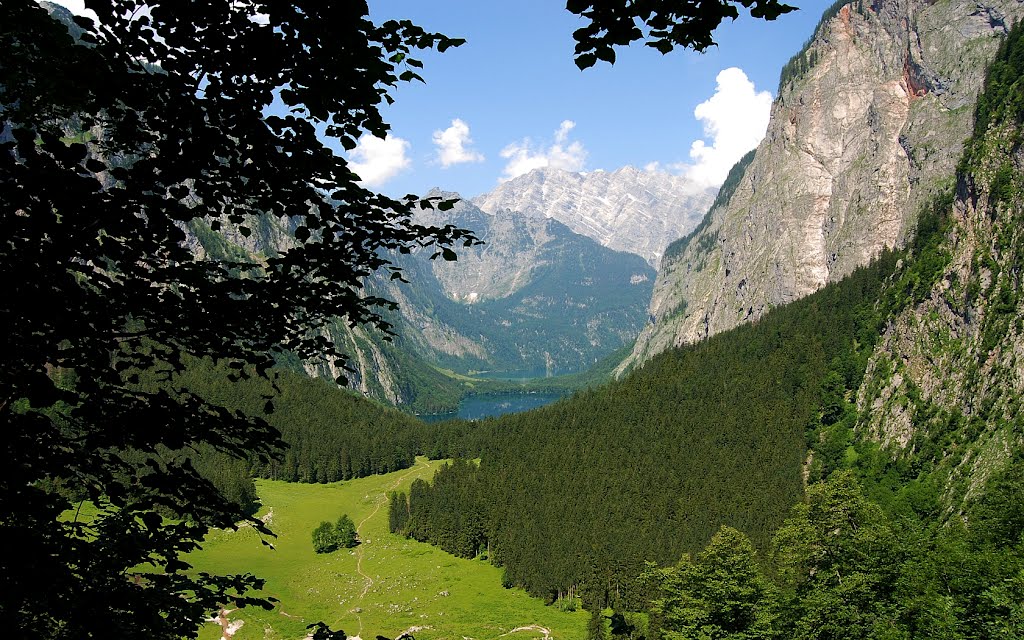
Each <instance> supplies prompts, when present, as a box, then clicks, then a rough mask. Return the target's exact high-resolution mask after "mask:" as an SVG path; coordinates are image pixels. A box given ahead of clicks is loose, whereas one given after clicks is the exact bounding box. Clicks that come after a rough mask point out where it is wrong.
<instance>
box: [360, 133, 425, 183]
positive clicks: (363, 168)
mask: <svg viewBox="0 0 1024 640" xmlns="http://www.w3.org/2000/svg"><path fill="white" fill-rule="evenodd" d="M408 150H409V142H408V141H407V140H403V139H402V138H397V137H395V136H388V137H386V138H377V137H374V136H371V135H368V134H367V135H364V136H363V137H361V138H359V143H358V144H357V145H356V148H355V149H353V150H352V151H351V152H350V153H349V162H348V166H349V168H350V169H352V171H355V172H356V173H357V174H358V175H359V177H360V178H361V180H360V182H362V183H363V185H365V186H367V187H378V186H380V185H382V184H384V183H385V182H387V181H388V180H390V179H391V178H394V177H395V176H396V175H398V174H399V173H400V172H401V171H403V170H404V169H407V168H409V165H410V161H409V158H408V156H407V155H406V152H407V151H408Z"/></svg>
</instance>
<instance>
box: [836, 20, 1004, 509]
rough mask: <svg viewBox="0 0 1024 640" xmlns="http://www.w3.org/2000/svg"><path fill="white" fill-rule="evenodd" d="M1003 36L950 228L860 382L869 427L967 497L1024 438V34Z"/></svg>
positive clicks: (909, 281)
mask: <svg viewBox="0 0 1024 640" xmlns="http://www.w3.org/2000/svg"><path fill="white" fill-rule="evenodd" d="M1014 36H1015V37H1014V38H1013V39H1012V40H1011V41H1009V42H1008V43H1007V44H1006V45H1004V47H1003V49H1004V51H1002V52H1001V54H1005V55H1001V56H1000V60H999V62H997V64H996V66H995V67H994V68H993V72H992V74H991V75H990V81H989V86H988V88H987V89H986V91H985V94H984V96H983V98H982V100H981V101H979V108H978V110H977V113H978V123H977V125H976V129H977V131H976V135H975V137H974V138H973V139H972V140H971V141H970V142H969V144H968V147H967V152H966V153H965V155H964V160H963V161H962V162H961V165H960V166H961V170H962V172H961V175H960V176H959V177H960V179H959V181H958V182H957V185H956V198H955V201H954V203H953V205H952V206H950V207H948V209H947V210H946V212H945V216H946V217H945V220H944V221H943V225H944V228H943V230H942V237H943V240H942V242H941V244H939V245H938V247H937V248H936V249H935V250H934V251H933V252H932V254H933V257H932V259H931V261H930V264H928V265H927V268H924V269H917V272H918V273H919V274H920V275H919V277H913V278H907V277H904V278H903V279H902V281H900V282H898V283H897V284H898V285H902V291H901V293H902V292H908V291H909V292H913V293H914V294H916V295H913V297H912V299H911V300H910V302H911V304H908V305H906V307H905V308H904V309H903V310H902V311H901V312H900V313H899V314H898V315H896V316H895V317H894V318H892V319H891V321H890V322H889V323H888V326H887V328H886V330H885V333H884V334H883V336H882V339H881V340H880V341H879V343H878V345H877V346H876V348H875V351H874V354H873V355H872V358H871V360H870V362H869V364H868V367H867V372H866V375H865V378H864V382H863V384H862V385H861V386H860V389H859V390H858V392H857V394H856V404H857V408H858V410H859V414H860V416H861V418H860V424H859V429H860V430H861V431H862V432H863V433H864V434H865V435H867V436H868V437H871V438H873V439H875V440H877V441H878V442H880V443H881V444H882V446H883V447H885V448H886V449H888V450H889V451H891V452H894V454H895V455H896V456H897V457H899V458H903V459H906V460H909V461H912V463H913V464H914V465H915V466H916V468H919V469H921V470H922V471H924V472H930V471H932V470H933V469H934V470H936V471H938V472H939V473H941V474H942V477H943V478H948V480H947V481H945V482H943V484H942V490H943V494H944V495H943V497H944V500H943V504H945V505H947V506H949V507H951V508H952V507H955V506H957V505H961V504H963V503H965V502H969V501H970V500H971V499H972V497H975V494H976V492H977V491H978V490H979V488H980V487H981V486H982V485H983V484H984V481H985V480H986V478H988V477H989V476H990V475H991V474H992V473H994V472H997V471H999V470H1000V469H1002V468H1005V467H1007V466H1008V465H1009V464H1011V461H1012V460H1013V457H1014V455H1020V451H1021V449H1022V444H1024V443H1022V437H1021V434H1022V428H1024V417H1022V416H1024V414H1022V412H1021V408H1022V407H1021V402H1022V397H1024V366H1022V364H1024V296H1022V295H1021V285H1022V282H1021V278H1022V275H1021V265H1022V264H1024V231H1022V224H1024V150H1022V145H1024V84H1022V82H1021V80H1020V79H1021V77H1022V74H1024V39H1022V38H1021V31H1020V30H1019V29H1018V30H1016V31H1015V34H1014Z"/></svg>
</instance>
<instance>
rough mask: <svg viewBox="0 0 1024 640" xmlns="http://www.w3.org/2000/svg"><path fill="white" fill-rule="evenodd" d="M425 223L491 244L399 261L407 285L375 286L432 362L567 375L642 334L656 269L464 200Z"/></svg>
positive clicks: (562, 230)
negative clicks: (452, 256) (445, 256)
mask: <svg viewBox="0 0 1024 640" xmlns="http://www.w3.org/2000/svg"><path fill="white" fill-rule="evenodd" d="M444 195H446V196H449V197H450V196H454V195H455V194H444ZM421 217H422V222H424V223H429V224H436V225H443V224H454V225H456V226H459V227H463V228H467V229H471V230H473V231H474V232H475V233H476V235H477V237H479V238H480V239H481V240H483V241H484V244H483V245H480V246H476V247H472V248H461V249H459V251H458V253H459V259H458V260H457V261H454V262H448V261H445V260H441V259H436V260H430V259H429V252H428V251H426V250H424V251H422V252H420V253H418V254H417V253H414V254H412V255H410V256H394V261H395V262H396V264H399V265H400V266H402V267H403V269H404V270H405V273H406V278H407V279H408V280H409V281H410V284H408V285H406V284H400V283H398V282H396V281H388V282H386V283H384V282H379V281H378V282H376V283H375V284H373V285H371V287H370V289H371V291H374V292H375V293H376V292H377V291H379V295H382V296H384V297H387V298H389V299H392V300H395V301H396V302H398V304H399V314H400V317H401V324H400V325H399V329H400V332H401V333H402V334H403V335H405V336H406V338H407V340H408V341H409V342H411V343H412V344H414V345H415V346H416V351H417V353H419V354H420V355H422V356H423V357H425V358H427V359H428V360H430V361H432V362H436V363H439V364H441V365H442V366H444V367H446V368H450V369H453V370H455V371H457V372H460V373H468V372H472V371H487V372H490V373H495V374H501V373H502V372H523V371H528V370H533V371H535V372H537V373H538V374H539V375H545V374H546V375H552V374H556V373H569V372H574V371H579V370H581V369H584V368H586V367H587V366H589V365H591V364H593V363H594V362H595V361H596V360H597V359H599V358H600V357H602V356H604V355H607V354H608V353H610V352H612V351H614V350H616V349H619V348H621V347H622V346H623V345H626V344H629V343H630V342H631V341H632V340H633V339H634V338H635V336H636V334H637V333H638V332H639V330H640V328H641V327H642V325H643V322H644V318H645V306H646V302H647V300H648V299H649V295H650V291H651V286H652V284H653V277H654V270H653V269H651V268H650V267H649V266H648V265H647V264H645V263H644V261H643V260H642V259H641V258H639V257H638V256H635V255H632V254H629V253H625V252H617V251H613V250H611V249H608V248H606V247H602V246H600V245H599V244H597V243H596V242H594V241H593V240H591V239H590V238H587V237H584V236H581V235H579V234H576V233H573V232H572V231H570V230H569V229H568V228H567V227H566V226H565V225H563V224H561V223H560V222H558V221H557V220H554V219H550V218H545V217H542V216H536V215H532V216H531V215H529V214H519V213H512V212H507V211H505V212H501V213H499V214H497V215H490V214H487V213H484V212H483V211H481V210H480V209H478V208H477V207H475V206H473V205H471V204H470V203H468V202H465V201H460V202H459V203H458V204H457V205H456V206H455V208H454V209H453V210H451V211H448V212H441V211H427V212H423V214H422V216H421Z"/></svg>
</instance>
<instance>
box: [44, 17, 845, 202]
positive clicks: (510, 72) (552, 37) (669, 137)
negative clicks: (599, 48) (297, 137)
mask: <svg viewBox="0 0 1024 640" xmlns="http://www.w3.org/2000/svg"><path fill="white" fill-rule="evenodd" d="M61 4H65V5H66V6H68V7H69V8H71V9H72V11H76V12H80V11H81V5H82V0H61ZM790 4H795V5H797V6H799V7H800V10H799V11H795V12H792V13H789V14H786V15H783V16H781V17H780V18H779V19H778V20H776V21H774V22H766V21H763V20H756V19H753V18H751V17H750V16H749V15H746V14H744V13H743V10H742V9H741V16H740V18H739V19H738V20H736V21H735V22H726V23H725V24H724V25H723V26H722V27H721V28H719V30H718V31H717V32H716V34H715V39H716V40H717V41H718V43H719V46H718V47H712V48H710V49H709V50H708V51H706V52H705V53H703V54H698V53H695V52H691V51H682V50H677V51H675V52H673V53H670V54H668V55H666V56H662V55H661V54H660V53H658V52H656V51H655V50H653V49H651V48H649V47H644V46H642V45H640V44H635V45H633V46H632V47H630V48H624V49H620V50H619V51H618V59H617V61H616V63H615V65H614V66H609V65H608V64H606V63H603V62H598V64H597V66H596V67H593V68H590V69H588V70H586V71H580V70H579V69H578V68H577V67H576V65H575V64H573V61H572V52H573V46H574V41H573V39H572V32H573V31H574V30H575V29H577V28H578V27H580V26H582V24H583V22H582V21H581V20H580V19H579V18H577V17H575V16H573V15H572V14H570V13H569V12H567V11H566V10H565V9H564V8H563V6H564V5H563V3H562V2H560V1H559V0H514V1H512V2H494V1H492V0H370V7H371V15H372V17H373V18H374V19H376V20H386V19H390V18H408V19H411V20H413V21H414V22H416V23H417V24H419V25H420V26H422V27H424V28H426V29H428V30H431V31H439V32H441V33H444V34H446V35H449V36H452V37H461V38H465V39H466V40H467V43H466V44H465V45H463V46H462V47H459V48H457V49H451V50H449V51H448V52H446V53H444V54H436V53H432V52H427V53H426V54H425V55H423V56H422V60H423V61H424V63H425V69H423V70H421V71H420V73H421V75H422V76H423V77H424V78H425V79H426V83H425V84H421V83H418V82H415V83H410V84H403V85H402V86H401V87H400V89H399V90H398V91H397V92H396V93H395V98H396V103H395V104H394V105H393V106H391V107H388V108H386V109H385V112H384V115H385V119H386V121H388V122H390V123H391V125H392V132H391V135H390V136H389V138H388V139H387V140H378V139H371V138H369V137H368V136H364V138H363V139H362V140H361V141H360V147H359V148H358V149H356V151H355V152H354V153H353V154H350V160H351V161H352V166H353V168H354V169H355V170H356V172H357V173H359V174H360V176H362V177H363V178H364V181H365V182H366V184H367V185H369V186H372V187H374V188H376V189H378V190H380V191H383V192H385V193H388V194H389V195H396V196H398V195H404V194H406V193H418V194H422V193H425V192H426V191H427V190H429V189H430V188H432V187H441V188H443V189H445V190H450V191H458V192H459V193H461V194H462V195H464V196H467V197H471V196H475V195H478V194H480V193H484V192H486V191H489V190H491V189H493V188H494V187H495V186H496V185H497V184H498V183H499V181H500V180H504V179H508V178H510V177H514V176H515V175H519V174H521V173H524V172H525V171H527V170H529V169H530V168H533V167H538V166H545V165H547V166H557V167H561V168H566V169H571V170H576V171H593V170H597V169H604V170H614V169H617V168H619V167H622V166H624V165H627V164H630V165H633V166H635V167H649V168H658V169H660V170H667V171H672V172H674V173H682V174H686V175H689V176H690V177H691V178H693V179H694V181H695V184H697V185H698V186H708V185H715V184H717V183H720V181H721V179H722V178H724V176H725V173H726V172H727V171H728V169H729V167H730V166H731V165H732V164H733V162H735V160H736V159H738V158H739V157H740V156H741V155H742V154H743V153H744V152H746V151H747V150H749V149H750V148H752V147H753V146H754V145H755V144H756V143H757V141H758V139H759V138H760V136H761V135H763V131H764V127H765V125H766V123H767V115H768V109H769V106H770V101H771V99H772V98H774V95H775V92H776V87H777V84H778V76H779V70H780V69H781V67H782V65H783V64H784V63H785V62H786V61H787V60H788V59H789V57H790V56H792V55H793V54H794V53H795V52H796V51H797V50H798V49H799V48H800V46H801V45H802V44H803V42H804V41H805V40H806V39H807V38H808V37H809V36H810V35H811V32H812V30H813V29H814V26H815V25H816V24H817V22H818V19H819V17H820V15H821V13H822V11H824V9H825V6H826V0H790ZM723 72H724V73H723ZM751 83H752V85H751ZM700 105H702V106H700ZM695 109H698V110H699V113H698V114H697V115H695V113H694V111H695ZM695 145H696V146H697V148H696V149H694V146H695Z"/></svg>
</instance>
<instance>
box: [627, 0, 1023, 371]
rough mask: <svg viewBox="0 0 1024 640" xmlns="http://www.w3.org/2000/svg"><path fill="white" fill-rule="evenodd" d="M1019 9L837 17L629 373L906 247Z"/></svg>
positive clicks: (669, 293) (706, 231)
mask: <svg viewBox="0 0 1024 640" xmlns="http://www.w3.org/2000/svg"><path fill="white" fill-rule="evenodd" d="M1022 6H1024V5H1022V4H1021V3H1020V2H1018V1H1017V0H981V1H979V2H975V1H973V0H972V1H967V0H941V1H939V2H934V3H932V2H928V1H925V0H875V1H874V2H854V3H850V4H846V5H842V4H840V5H837V6H835V7H833V8H832V9H830V10H829V12H827V13H826V16H825V18H824V19H823V22H822V24H821V25H820V27H819V28H818V30H817V32H816V34H815V36H814V38H813V39H812V41H811V42H810V44H809V46H808V47H807V48H806V49H805V50H804V51H802V52H801V53H799V54H798V55H797V56H796V57H794V60H793V61H792V62H791V63H790V65H788V66H787V69H786V70H784V72H783V80H782V83H781V85H782V86H781V87H780V91H779V96H778V98H777V99H776V101H775V103H774V105H773V107H772V116H771V122H770V124H769V127H768V132H767V135H766V137H765V139H764V140H763V141H762V143H761V144H760V146H759V147H758V148H757V150H756V153H755V155H754V157H753V159H752V161H751V162H750V164H749V166H747V167H746V169H745V171H743V175H742V178H741V179H739V180H738V184H737V185H736V188H735V191H734V192H733V193H732V195H731V197H730V198H729V199H728V200H727V201H726V202H724V203H722V204H721V205H720V206H717V207H715V208H714V209H713V210H712V211H711V212H709V214H708V219H707V220H705V221H704V222H703V223H702V224H701V228H700V229H699V230H698V231H697V232H696V233H695V234H693V235H692V236H691V237H689V238H687V239H685V240H684V241H682V242H680V243H679V244H678V245H676V246H675V247H671V248H670V249H669V253H670V254H671V255H672V257H671V258H670V259H666V260H664V261H663V262H662V265H661V269H660V272H659V274H658V278H657V281H656V283H655V291H654V295H653V297H652V301H651V305H650V315H651V317H652V318H653V322H652V323H651V324H650V325H649V326H648V327H646V328H645V330H644V331H643V332H642V334H641V336H640V338H639V340H638V342H637V345H636V347H635V349H634V351H633V353H632V354H631V356H630V357H629V358H628V359H627V361H626V362H625V363H624V365H623V370H625V368H628V367H630V366H634V365H636V364H639V363H641V362H643V361H645V360H646V359H647V358H649V357H650V356H651V355H653V354H655V353H658V352H660V351H662V350H664V349H666V348H669V347H671V346H674V345H679V344H682V343H687V342H693V341H697V340H700V339H702V338H704V337H707V336H709V335H712V334H715V333H718V332H720V331H723V330H725V329H729V328H731V327H733V326H736V325H737V324H739V323H742V322H747V321H754V320H757V318H759V317H760V316H761V315H762V314H763V313H764V312H765V311H766V310H768V309H769V308H771V307H773V306H777V305H781V304H785V303H787V302H789V301H792V300H794V299H796V298H799V297H802V296H805V295H807V294H808V293H811V292H813V291H815V290H817V289H818V288H820V287H821V286H823V285H824V284H826V283H828V282H831V281H834V280H837V279H840V278H842V277H844V276H845V275H847V274H849V273H850V272H851V271H852V270H853V269H854V268H856V267H857V266H860V265H863V264H866V263H867V262H868V261H870V260H871V258H872V257H874V256H876V255H878V253H879V252H880V251H881V250H882V249H883V248H886V247H894V246H900V245H901V244H902V243H904V242H905V239H906V238H907V237H908V235H909V234H910V232H911V231H912V230H913V227H914V224H915V222H916V217H917V212H918V210H919V209H920V207H921V206H922V204H923V203H925V202H927V201H928V200H929V198H930V197H931V196H932V194H933V193H934V192H935V191H936V190H938V189H940V188H942V187H943V185H948V183H949V182H950V181H951V180H952V175H953V169H954V165H955V163H956V161H957V158H959V156H960V151H961V147H962V143H963V140H964V139H966V138H967V137H968V135H969V133H970V127H971V122H972V110H973V105H974V102H975V99H976V97H977V95H978V92H979V90H980V88H981V86H982V83H983V78H984V69H985V67H986V64H987V62H988V61H989V60H990V59H991V57H992V56H993V55H994V53H995V50H996V47H997V46H998V36H1001V35H1003V34H1005V33H1006V31H1007V29H1008V25H1009V24H1010V23H1012V22H1013V21H1014V20H1016V19H1017V18H1018V17H1019V16H1021V15H1024V9H1022Z"/></svg>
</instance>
